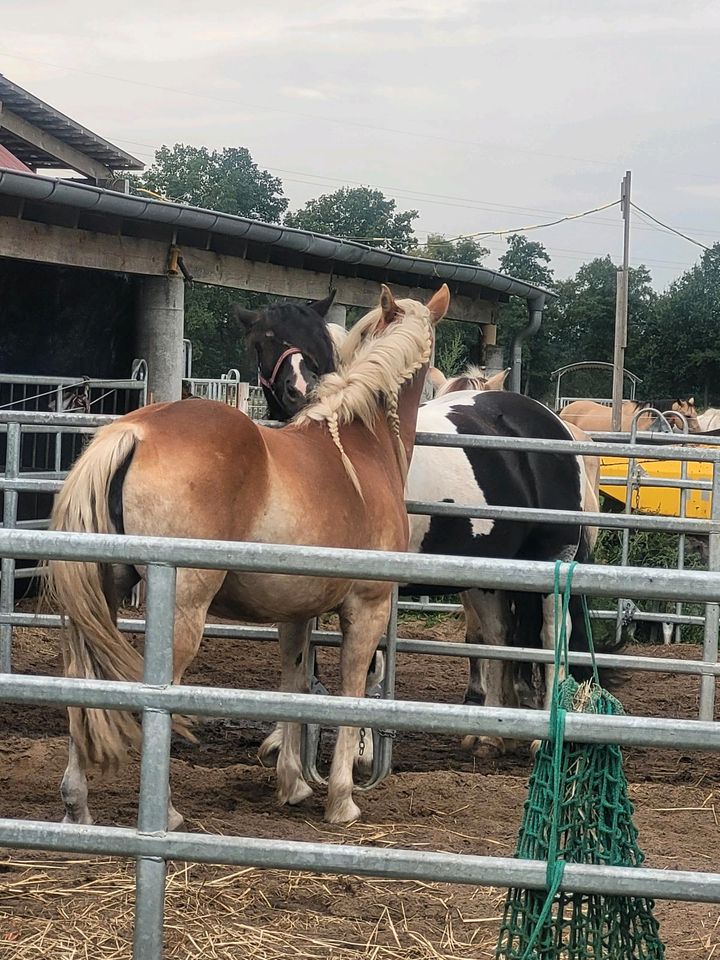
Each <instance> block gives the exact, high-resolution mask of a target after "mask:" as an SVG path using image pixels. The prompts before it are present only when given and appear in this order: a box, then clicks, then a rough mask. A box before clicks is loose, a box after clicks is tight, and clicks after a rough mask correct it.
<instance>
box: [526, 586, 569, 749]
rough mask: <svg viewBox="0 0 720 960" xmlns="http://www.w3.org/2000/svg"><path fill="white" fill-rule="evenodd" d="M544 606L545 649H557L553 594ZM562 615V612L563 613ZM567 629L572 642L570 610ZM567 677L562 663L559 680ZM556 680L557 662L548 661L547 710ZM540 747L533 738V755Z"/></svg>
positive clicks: (543, 635) (546, 682) (546, 683)
mask: <svg viewBox="0 0 720 960" xmlns="http://www.w3.org/2000/svg"><path fill="white" fill-rule="evenodd" d="M542 608H543V623H542V630H541V636H542V645H543V649H545V650H553V651H554V650H555V633H556V625H555V597H554V596H553V595H548V596H544V597H543V598H542ZM561 616H562V614H561ZM566 630H567V638H568V644H569V643H570V634H571V632H572V619H571V617H570V612H569V611H568V614H567V620H566ZM564 679H565V667H564V666H563V665H562V664H561V665H560V671H559V673H558V682H559V683H562V681H563V680H564ZM554 682H555V664H554V663H547V664H545V700H544V704H543V705H544V707H545V709H546V710H550V708H551V706H552V695H553V683H554ZM539 747H540V741H539V740H533V742H532V744H531V745H530V751H531V753H532V754H533V756H534V755H535V754H536V753H537V751H538V749H539Z"/></svg>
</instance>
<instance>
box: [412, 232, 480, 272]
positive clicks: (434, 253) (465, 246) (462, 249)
mask: <svg viewBox="0 0 720 960" xmlns="http://www.w3.org/2000/svg"><path fill="white" fill-rule="evenodd" d="M408 253H409V254H410V255H411V256H413V257H424V258H425V259H426V260H443V261H444V262H446V263H467V264H469V265H470V266H473V267H480V266H482V262H483V260H484V259H485V257H487V256H489V254H490V251H489V250H488V248H487V247H482V246H480V244H479V243H478V242H477V240H474V239H473V238H472V237H460V238H459V239H458V240H446V239H445V236H444V235H443V234H442V233H429V234H428V238H427V240H426V241H425V243H423V244H420V245H419V246H417V247H412V248H411V249H410V250H408Z"/></svg>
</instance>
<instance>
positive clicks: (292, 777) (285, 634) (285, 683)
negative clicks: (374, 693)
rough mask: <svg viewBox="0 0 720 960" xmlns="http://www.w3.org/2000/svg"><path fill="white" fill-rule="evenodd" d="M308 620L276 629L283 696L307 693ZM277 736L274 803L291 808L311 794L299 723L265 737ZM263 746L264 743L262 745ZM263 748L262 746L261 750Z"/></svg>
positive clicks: (283, 724) (282, 625) (309, 625)
mask: <svg viewBox="0 0 720 960" xmlns="http://www.w3.org/2000/svg"><path fill="white" fill-rule="evenodd" d="M311 624H312V621H311V620H303V621H299V622H296V623H281V624H280V625H279V626H278V636H279V640H280V667H281V676H280V689H281V691H283V692H284V693H309V692H310V690H309V686H308V677H307V671H306V668H305V661H306V657H307V653H308V646H309V643H310V627H311ZM274 734H277V735H278V736H279V740H280V744H279V746H280V752H279V754H278V758H277V785H278V800H279V801H280V803H289V804H291V805H293V804H296V803H300V802H301V801H302V800H305V799H306V797H309V796H310V795H311V794H312V788H311V787H310V786H309V784H308V783H306V782H305V779H304V777H303V773H302V763H301V760H300V736H301V726H300V724H299V723H279V724H278V725H277V727H276V729H275V731H273V734H271V735H270V737H268V740H269V739H271V738H272V737H273V735H274ZM265 742H266V743H267V740H266V741H265ZM264 745H265V744H263V746H264Z"/></svg>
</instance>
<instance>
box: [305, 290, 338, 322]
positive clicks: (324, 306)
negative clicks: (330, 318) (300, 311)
mask: <svg viewBox="0 0 720 960" xmlns="http://www.w3.org/2000/svg"><path fill="white" fill-rule="evenodd" d="M336 293H337V290H331V291H330V293H329V294H328V296H327V297H325V299H324V300H313V302H312V303H310V304H309V307H310V309H311V310H314V311H315V313H317V314H319V315H320V316H321V317H326V316H327V312H328V310H329V309H330V307H331V306H332V305H333V301H334V300H335V294H336Z"/></svg>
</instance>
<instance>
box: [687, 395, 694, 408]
mask: <svg viewBox="0 0 720 960" xmlns="http://www.w3.org/2000/svg"><path fill="white" fill-rule="evenodd" d="M688 404H689V405H690V406H691V407H694V406H695V397H690V399H689V400H688Z"/></svg>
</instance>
